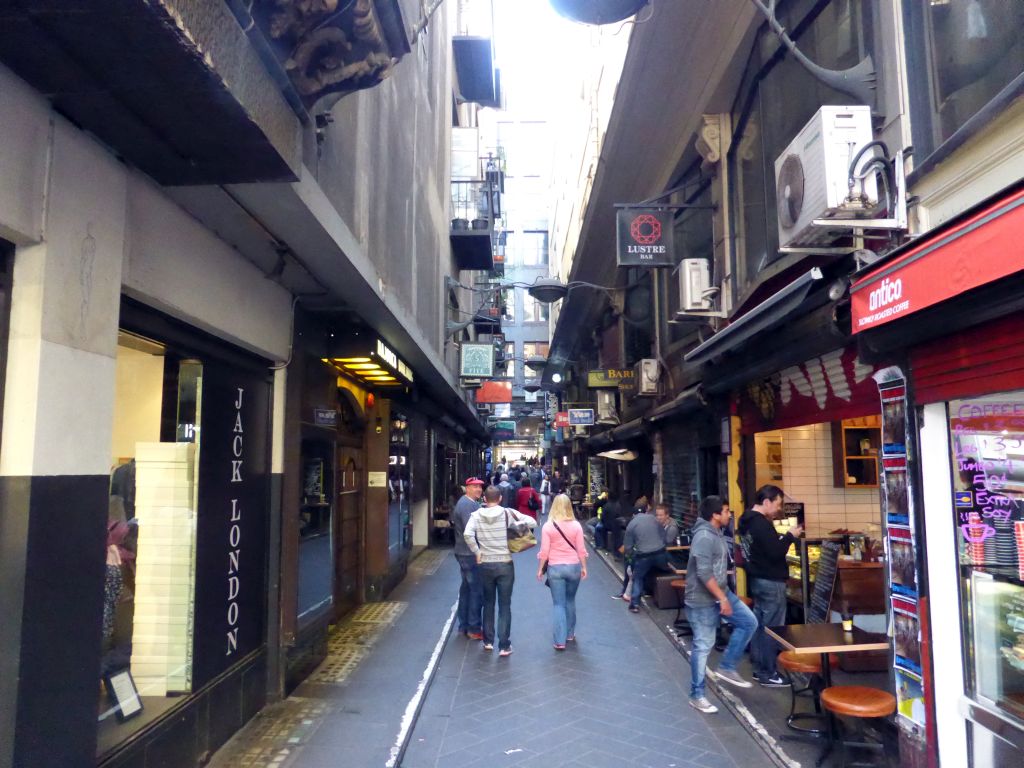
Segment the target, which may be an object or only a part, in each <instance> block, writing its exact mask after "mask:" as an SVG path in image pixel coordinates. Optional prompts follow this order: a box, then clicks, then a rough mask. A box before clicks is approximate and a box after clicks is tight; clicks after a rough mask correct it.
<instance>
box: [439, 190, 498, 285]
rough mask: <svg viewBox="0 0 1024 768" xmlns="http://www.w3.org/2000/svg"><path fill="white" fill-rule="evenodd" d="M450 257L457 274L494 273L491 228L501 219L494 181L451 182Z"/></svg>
mask: <svg viewBox="0 0 1024 768" xmlns="http://www.w3.org/2000/svg"><path fill="white" fill-rule="evenodd" d="M451 205H452V207H451V210H452V217H453V218H452V223H451V230H450V232H449V234H450V237H451V244H452V255H453V256H454V257H455V265H456V266H457V267H458V268H459V269H460V270H483V271H490V270H492V269H494V251H495V246H496V244H497V237H496V234H495V230H494V224H495V221H496V220H497V219H500V218H501V190H500V187H499V184H498V182H497V180H496V179H494V178H488V179H484V180H483V181H479V180H474V181H453V182H452V198H451Z"/></svg>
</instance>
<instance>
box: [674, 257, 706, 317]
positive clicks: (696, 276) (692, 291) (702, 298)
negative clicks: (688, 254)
mask: <svg viewBox="0 0 1024 768" xmlns="http://www.w3.org/2000/svg"><path fill="white" fill-rule="evenodd" d="M710 287H711V270H710V268H709V265H708V260H707V259H683V260H682V262H681V263H680V264H679V311H680V312H704V311H706V310H709V309H711V298H710V295H709V290H708V289H709V288H710Z"/></svg>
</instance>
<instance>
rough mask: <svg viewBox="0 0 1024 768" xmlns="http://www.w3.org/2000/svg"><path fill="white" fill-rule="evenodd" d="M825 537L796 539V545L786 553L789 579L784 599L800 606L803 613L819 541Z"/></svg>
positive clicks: (816, 564)
mask: <svg viewBox="0 0 1024 768" xmlns="http://www.w3.org/2000/svg"><path fill="white" fill-rule="evenodd" d="M823 541H827V539H797V542H796V546H795V547H793V548H792V549H790V551H789V554H787V555H786V562H787V563H788V564H789V580H788V581H787V582H786V599H787V600H789V602H790V603H793V604H794V605H798V606H800V608H801V610H803V612H804V615H807V610H808V608H809V607H810V602H811V590H812V589H813V588H814V576H815V573H817V569H818V559H819V558H820V557H821V543H822V542H823Z"/></svg>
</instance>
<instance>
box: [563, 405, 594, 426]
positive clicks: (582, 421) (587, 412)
mask: <svg viewBox="0 0 1024 768" xmlns="http://www.w3.org/2000/svg"><path fill="white" fill-rule="evenodd" d="M593 425H594V409H593V408H570V409H569V426H573V427H592V426H593Z"/></svg>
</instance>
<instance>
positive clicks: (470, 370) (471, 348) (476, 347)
mask: <svg viewBox="0 0 1024 768" xmlns="http://www.w3.org/2000/svg"><path fill="white" fill-rule="evenodd" d="M459 355H460V357H459V376H461V377H463V378H469V379H490V378H492V377H493V376H494V345H493V344H491V343H490V342H488V343H487V344H475V343H470V342H465V343H463V345H462V347H461V349H460V350H459Z"/></svg>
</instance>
